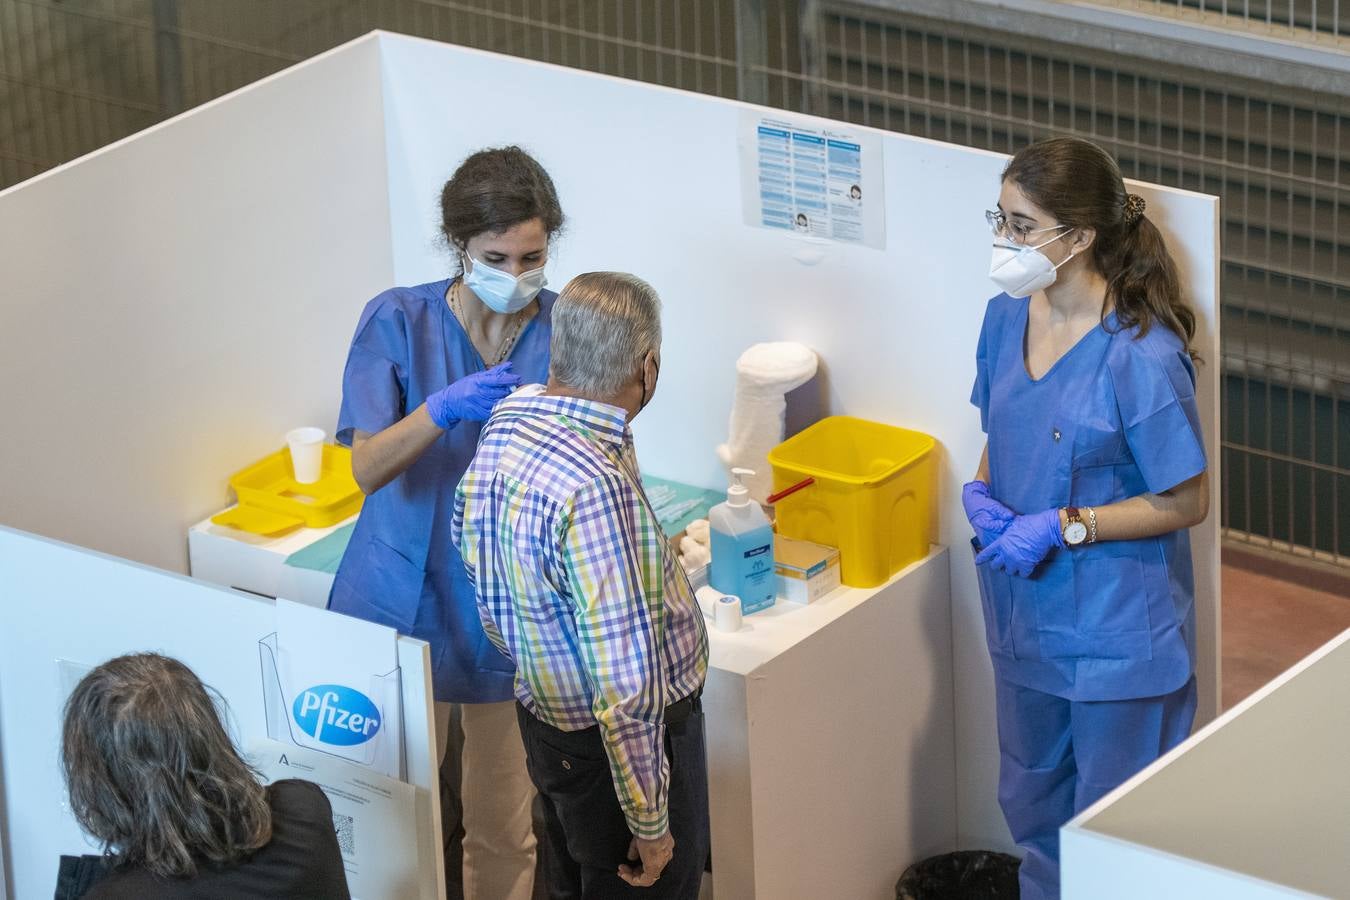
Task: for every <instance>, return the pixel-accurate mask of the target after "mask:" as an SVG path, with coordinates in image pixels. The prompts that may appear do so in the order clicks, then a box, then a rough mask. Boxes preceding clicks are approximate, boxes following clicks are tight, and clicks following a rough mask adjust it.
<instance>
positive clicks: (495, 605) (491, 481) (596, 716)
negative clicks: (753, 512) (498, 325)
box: [451, 388, 708, 838]
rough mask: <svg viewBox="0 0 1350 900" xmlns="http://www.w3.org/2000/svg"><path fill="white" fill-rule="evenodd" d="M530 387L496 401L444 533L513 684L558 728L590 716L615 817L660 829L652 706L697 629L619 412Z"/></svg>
mask: <svg viewBox="0 0 1350 900" xmlns="http://www.w3.org/2000/svg"><path fill="white" fill-rule="evenodd" d="M538 390H539V389H538V388H534V389H527V390H524V391H521V392H518V393H516V394H514V395H513V396H511V397H508V398H507V399H506V400H503V401H502V402H501V403H499V404H498V405H497V408H496V410H495V411H494V412H493V415H492V417H491V419H489V420H488V422H487V424H486V425H485V426H484V429H483V433H482V437H481V438H480V440H479V445H478V452H477V454H476V455H475V456H474V459H473V462H472V463H470V465H469V469H468V471H467V472H466V473H465V475H464V478H463V480H462V481H461V482H460V484H459V489H458V490H457V491H456V494H455V512H454V521H453V523H452V525H451V537H452V540H453V541H454V543H455V545H456V546H458V547H459V550H460V554H461V555H462V556H463V558H464V564H465V566H466V567H467V568H468V573H469V578H470V580H472V581H473V583H474V587H475V590H476V593H477V597H478V612H479V615H480V616H481V617H482V620H483V627H484V629H485V630H486V631H487V635H488V638H489V639H490V640H491V641H492V642H493V644H495V645H496V646H497V648H498V649H500V650H501V651H502V652H503V653H505V654H506V655H507V656H509V657H510V658H511V659H512V660H513V661H514V662H515V664H516V682H515V693H516V697H517V698H518V699H519V700H520V702H521V704H522V705H524V707H525V708H526V709H527V710H529V711H530V712H531V713H532V714H533V715H534V716H535V717H536V718H538V719H540V720H541V721H543V722H545V723H547V724H549V725H552V726H554V727H555V728H559V729H561V730H563V731H577V730H580V729H582V728H588V727H590V726H593V725H597V724H598V725H599V728H600V734H601V737H602V738H603V740H604V745H605V750H606V753H607V754H608V757H609V764H610V774H611V776H612V777H613V780H614V787H615V790H616V792H617V793H618V796H619V802H620V804H621V805H622V807H623V812H624V816H625V817H626V818H627V820H628V827H629V828H630V829H631V830H632V832H633V834H635V835H637V836H638V837H642V838H655V837H660V836H661V835H662V834H664V833H665V832H666V830H667V796H668V792H669V784H670V765H669V763H668V761H667V760H666V755H665V752H664V749H663V748H664V738H665V725H664V723H663V718H664V712H665V708H666V707H667V706H668V705H670V704H672V703H675V702H677V701H679V700H682V699H684V698H685V697H687V696H688V695H690V694H692V693H693V692H694V691H695V690H697V689H698V688H699V687H700V686H701V685H702V684H703V679H704V676H705V675H706V673H707V667H708V636H707V631H706V630H705V628H704V625H703V616H702V614H701V613H700V612H699V608H698V605H697V603H696V602H695V600H694V596H693V591H692V589H691V588H690V586H689V580H688V578H686V577H685V574H684V570H683V569H682V568H681V567H680V565H679V564H678V562H677V561H676V560H675V559H674V558H673V556H672V553H671V551H670V547H669V543H668V541H667V540H666V537H665V535H664V534H663V533H662V531H661V527H660V524H659V523H658V522H657V519H656V516H655V514H654V513H653V512H652V508H651V503H650V502H649V501H648V499H647V496H646V494H645V493H644V492H643V489H642V482H641V479H640V476H639V474H638V467H637V459H636V457H635V455H634V453H633V439H632V433H631V432H630V431H629V429H628V425H627V422H626V421H625V413H624V411H623V410H622V409H620V408H618V407H615V406H609V405H607V404H604V403H595V402H591V401H588V400H582V399H578V398H572V397H553V396H541V395H539V394H538V393H537V391H538Z"/></svg>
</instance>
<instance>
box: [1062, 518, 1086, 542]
mask: <svg viewBox="0 0 1350 900" xmlns="http://www.w3.org/2000/svg"><path fill="white" fill-rule="evenodd" d="M1085 540H1087V526H1086V525H1084V524H1083V523H1082V522H1070V523H1069V524H1068V525H1066V526H1064V542H1065V543H1067V544H1081V543H1083V541H1085Z"/></svg>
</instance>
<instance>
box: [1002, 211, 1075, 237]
mask: <svg viewBox="0 0 1350 900" xmlns="http://www.w3.org/2000/svg"><path fill="white" fill-rule="evenodd" d="M984 220H985V221H986V222H988V223H989V230H990V231H992V232H993V233H994V237H1006V238H1007V239H1008V240H1010V241H1012V242H1013V243H1014V244H1025V243H1026V242H1027V240H1028V239H1029V238H1030V237H1031V236H1032V235H1033V234H1040V233H1041V232H1042V231H1054V230H1055V229H1057V228H1068V227H1069V226H1068V225H1047V226H1045V227H1044V228H1032V227H1031V226H1030V225H1027V224H1024V223H1022V222H1014V221H1012V220H1011V219H1009V218H1008V217H1007V215H1006V214H1005V213H1004V212H1003V210H1001V209H986V210H985V211H984Z"/></svg>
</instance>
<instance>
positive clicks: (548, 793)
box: [516, 700, 710, 900]
mask: <svg viewBox="0 0 1350 900" xmlns="http://www.w3.org/2000/svg"><path fill="white" fill-rule="evenodd" d="M516 712H517V713H518V715H519V716H520V734H521V737H522V738H523V739H524V741H525V759H526V763H527V765H528V766H529V770H530V778H531V779H532V780H533V781H534V786H535V787H536V788H538V789H539V794H540V797H541V799H542V801H543V806H544V822H545V826H546V831H547V843H548V851H547V859H548V862H547V867H546V869H545V871H546V872H547V877H548V895H549V897H550V898H552V900H609V898H611V897H612V898H644V900H696V898H697V897H698V892H699V886H700V885H701V883H702V880H703V870H704V865H705V863H706V862H707V860H708V847H709V841H710V838H709V826H708V766H707V753H706V751H705V749H704V746H703V705H702V703H701V701H699V700H694V701H693V710H692V711H691V712H690V714H689V717H688V718H686V719H685V720H684V721H682V722H680V723H678V724H675V725H668V726H666V741H665V744H666V748H665V749H666V759H667V760H669V761H670V795H669V803H670V807H669V808H670V833H671V837H673V838H674V840H675V852H674V856H673V857H672V858H671V860H670V862H669V863H668V864H667V865H666V868H665V869H664V870H662V872H661V878H660V879H659V880H658V881H657V882H656V884H654V885H652V886H651V887H648V888H635V887H632V886H630V885H629V884H628V883H627V882H625V881H624V880H623V879H622V878H620V877H619V875H618V870H619V865H620V864H621V863H624V862H627V860H628V847H629V844H630V843H631V842H632V839H633V835H632V833H631V832H630V831H629V830H628V823H627V821H626V820H625V819H624V816H623V810H622V808H621V807H620V806H619V797H618V794H617V793H615V790H614V782H613V780H612V778H611V776H610V772H609V758H608V757H607V756H606V755H605V747H604V743H603V742H602V741H601V738H600V729H599V727H598V726H597V727H592V728H587V729H584V730H582V731H560V730H558V729H557V728H554V727H553V726H551V725H546V724H544V723H543V722H541V721H539V720H538V719H536V718H535V717H534V716H533V715H531V714H530V713H529V712H527V711H526V710H525V708H524V707H522V706H518V707H517V709H516ZM541 849H542V848H541Z"/></svg>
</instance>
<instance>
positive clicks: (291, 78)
mask: <svg viewBox="0 0 1350 900" xmlns="http://www.w3.org/2000/svg"><path fill="white" fill-rule="evenodd" d="M379 71H380V69H379V42H378V41H377V40H376V39H375V38H374V37H371V38H367V39H364V40H362V41H357V42H354V43H352V44H349V45H347V46H345V47H343V48H339V49H338V50H336V51H333V52H331V53H327V54H324V55H323V56H320V57H316V58H315V59H313V60H310V61H308V62H306V63H303V64H301V65H298V66H295V67H293V68H290V69H287V70H286V71H285V72H283V73H281V74H279V75H276V76H273V77H271V78H268V79H266V80H264V81H262V82H259V83H257V84H255V85H252V86H250V87H249V88H247V89H245V90H242V91H237V92H235V93H233V94H231V95H229V96H227V97H224V98H222V99H220V100H217V101H214V102H212V103H208V104H206V105H205V106H202V107H200V108H198V109H194V110H192V111H191V112H189V113H186V114H184V115H181V116H178V117H177V118H175V119H172V120H170V121H168V122H165V123H163V124H161V125H157V126H155V127H154V128H151V129H149V130H147V131H144V132H142V133H140V134H137V135H135V136H133V137H130V138H127V139H126V140H124V141H120V142H118V143H116V144H113V145H111V146H108V147H105V148H103V149H102V150H99V151H97V152H95V153H92V154H90V155H88V156H86V157H84V158H82V159H79V160H76V161H75V162H73V163H70V164H68V165H64V166H61V167H59V168H56V169H53V170H51V171H50V172H47V173H44V174H42V175H40V176H38V177H37V178H34V179H32V180H31V181H28V182H25V183H23V184H20V185H18V186H16V187H13V188H11V189H9V190H7V191H4V192H2V193H0V383H3V384H4V385H5V389H4V390H3V391H0V421H3V422H4V423H5V425H4V428H3V431H4V450H3V451H0V524H4V525H10V526H13V527H17V528H23V529H25V530H27V531H32V532H37V533H40V534H45V535H47V536H49V537H54V538H58V539H60V540H65V541H71V542H73V543H77V544H80V545H83V546H87V547H93V548H95V549H98V550H102V551H105V552H108V553H115V554H117V555H119V556H125V557H129V558H132V559H136V560H139V561H141V562H145V563H149V564H151V565H156V566H161V567H163V568H167V569H174V570H177V571H186V562H187V554H186V552H185V550H186V542H185V540H184V534H185V533H186V531H187V528H188V526H189V525H191V524H192V523H193V522H196V521H198V520H199V519H201V518H202V517H203V516H205V515H207V514H209V513H211V512H214V511H215V510H218V509H219V508H220V507H221V506H222V505H223V503H224V500H225V497H226V484H225V482H226V479H227V478H228V476H229V474H230V473H231V472H233V471H236V470H238V469H240V468H242V467H243V466H245V465H247V464H248V463H250V462H252V461H253V460H255V459H257V458H258V457H260V456H263V455H264V454H266V453H269V452H271V451H273V450H275V449H277V448H279V447H280V446H281V436H282V434H284V433H285V432H286V431H287V430H288V429H290V428H294V427H295V426H297V425H309V424H317V425H322V426H323V427H324V428H327V429H331V428H332V423H333V421H334V420H335V419H336V417H337V405H338V399H339V396H340V385H341V376H342V363H343V360H344V359H345V358H346V348H347V343H348V341H349V340H350V339H351V334H352V330H353V328H354V326H355V324H356V315H357V313H359V312H360V309H361V306H362V304H363V303H364V302H365V300H366V299H368V298H369V297H370V295H371V294H373V293H374V292H375V291H377V290H379V289H381V288H382V287H385V286H387V285H388V284H389V283H390V281H391V279H392V275H393V271H392V264H391V258H390V247H389V210H388V202H387V196H388V194H387V189H386V183H385V161H384V140H383V135H382V132H381V128H380V124H379V123H380V121H381V111H380V110H381V96H380V75H379Z"/></svg>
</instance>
